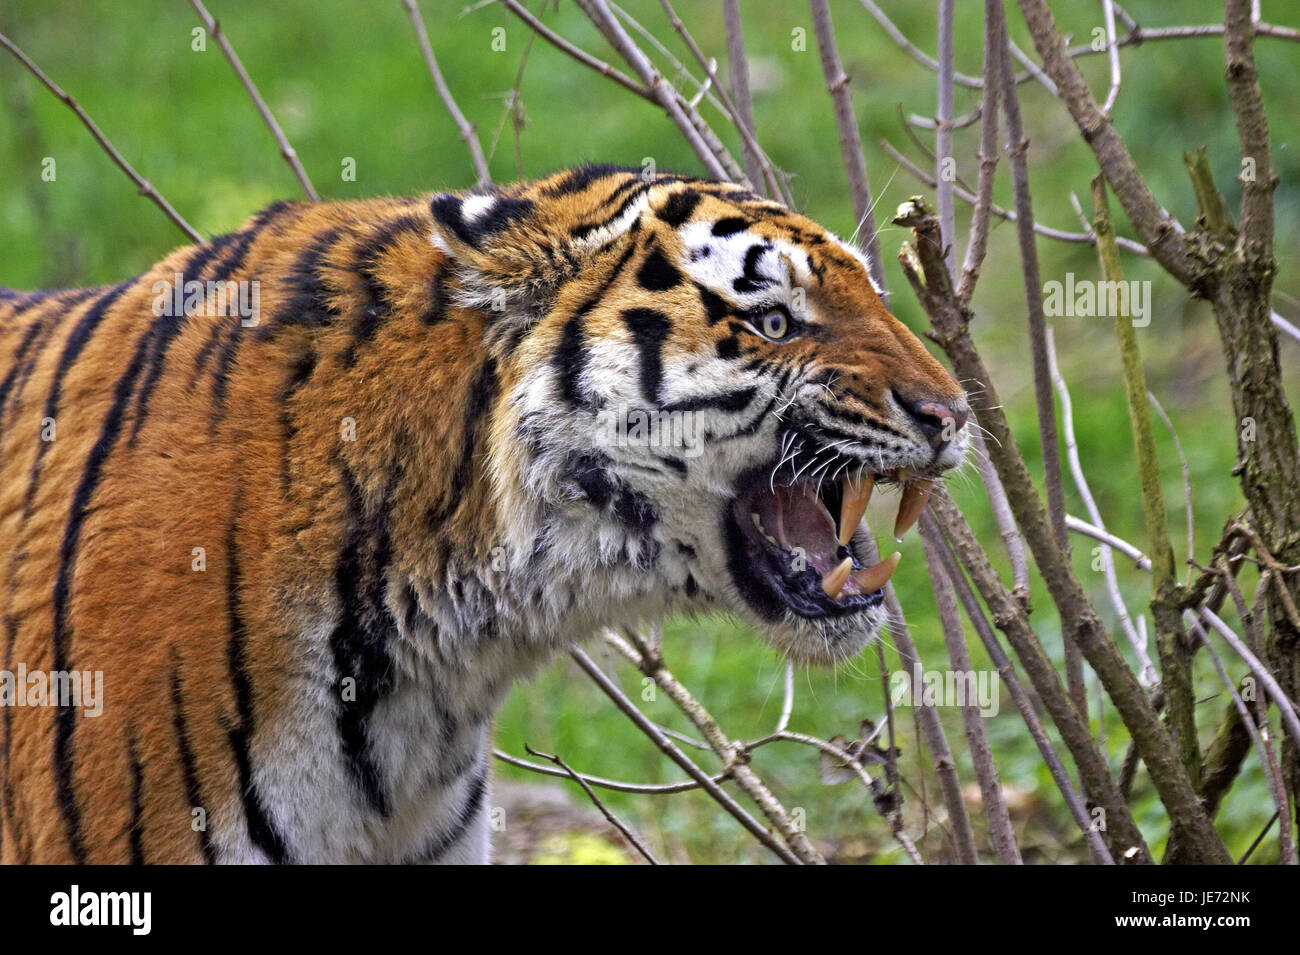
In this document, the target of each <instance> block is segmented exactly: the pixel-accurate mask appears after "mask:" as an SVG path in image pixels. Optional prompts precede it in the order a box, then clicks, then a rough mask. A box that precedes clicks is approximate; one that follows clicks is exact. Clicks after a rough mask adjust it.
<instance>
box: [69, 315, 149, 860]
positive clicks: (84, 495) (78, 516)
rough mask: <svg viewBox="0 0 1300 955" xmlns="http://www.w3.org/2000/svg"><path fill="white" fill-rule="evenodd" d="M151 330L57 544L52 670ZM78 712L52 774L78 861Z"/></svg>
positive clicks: (118, 393) (120, 385) (117, 393)
mask: <svg viewBox="0 0 1300 955" xmlns="http://www.w3.org/2000/svg"><path fill="white" fill-rule="evenodd" d="M152 338H153V329H150V330H149V331H148V332H145V333H144V334H143V335H142V336H140V341H139V343H138V344H137V345H136V348H135V352H134V354H133V355H132V356H131V361H130V363H129V364H128V365H127V368H126V370H125V371H124V372H122V375H121V377H119V378H118V380H117V385H116V386H115V387H114V389H113V400H112V403H111V404H110V405H109V409H108V414H106V415H105V416H104V422H103V424H102V425H101V427H100V432H99V439H98V440H97V441H96V442H95V445H94V447H92V448H91V449H90V454H89V455H88V456H87V458H86V464H85V466H84V468H83V469H82V472H81V480H80V481H79V482H78V484H77V489H76V491H75V492H74V494H73V497H72V505H71V507H70V508H69V513H68V522H67V525H66V526H65V528H64V530H63V542H62V544H61V545H60V548H59V570H58V574H57V575H56V577H55V580H54V594H53V601H52V602H53V611H54V634H53V640H52V642H53V648H54V653H53V669H55V670H69V669H71V667H70V666H69V665H68V664H69V648H70V646H71V643H72V626H71V623H70V621H69V619H68V616H69V610H70V604H71V600H72V576H73V572H74V571H75V569H76V562H77V548H78V546H79V545H80V543H81V531H82V527H83V525H84V523H85V520H86V514H87V512H88V511H89V509H90V502H91V498H92V497H93V496H94V494H95V489H96V488H97V487H98V486H99V480H100V478H101V477H102V476H103V470H104V465H105V463H106V462H107V461H108V456H109V454H110V453H111V452H112V450H113V446H114V445H115V444H116V443H117V439H118V437H119V435H120V434H121V431H122V419H123V417H124V416H125V414H126V407H127V404H128V403H129V402H130V400H131V393H132V392H133V391H134V389H135V385H136V381H137V380H138V379H139V377H140V372H141V370H142V368H143V367H144V360H145V355H146V353H147V351H148V349H149V346H150V342H151V339H152ZM76 725H77V711H76V710H75V709H74V708H73V707H71V706H64V705H61V706H59V707H58V711H57V712H56V713H55V724H54V778H55V787H56V790H57V793H58V801H59V810H60V813H61V814H62V816H63V824H64V829H65V831H66V834H67V838H68V847H69V849H70V851H71V852H72V856H73V859H74V860H75V861H77V862H79V863H81V862H84V861H85V858H86V848H85V843H84V841H83V839H82V833H81V810H80V808H79V807H78V806H77V799H76V792H75V791H74V789H73V785H72V775H73V766H72V736H73V733H74V731H75V730H76Z"/></svg>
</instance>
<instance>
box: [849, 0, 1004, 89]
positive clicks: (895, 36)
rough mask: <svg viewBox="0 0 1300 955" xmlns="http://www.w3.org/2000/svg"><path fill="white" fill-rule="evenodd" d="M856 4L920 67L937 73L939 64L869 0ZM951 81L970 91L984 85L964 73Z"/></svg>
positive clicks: (955, 75) (860, 0)
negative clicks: (859, 4) (966, 87)
mask: <svg viewBox="0 0 1300 955" xmlns="http://www.w3.org/2000/svg"><path fill="white" fill-rule="evenodd" d="M858 2H859V3H861V4H862V8H863V9H864V10H866V11H867V13H869V14H871V16H872V17H873V18H874V19H875V21H876V22H877V23H879V24H880V26H881V28H882V29H883V30H884V31H885V32H886V33H887V34H889V38H890V39H891V40H893V41H894V42H895V43H897V44H898V45H899V47H901V48H902V50H903V51H904V52H905V53H907V55H908V56H910V57H911V58H912V59H914V60H916V62H918V63H920V64H921V65H922V66H924V67H926V68H928V69H930V70H933V71H934V72H935V73H938V72H939V62H938V61H937V60H935V59H933V58H932V57H929V56H927V55H926V54H924V53H922V52H921V51H920V50H918V49H917V48H916V45H915V44H914V43H913V42H912V41H911V40H909V39H908V38H907V37H906V36H904V34H903V31H902V30H900V29H898V27H896V26H895V25H894V23H893V21H892V20H890V19H889V17H887V16H885V12H884V11H883V10H881V9H880V7H878V6H876V4H874V3H872V2H871V0H858ZM953 79H954V80H955V81H956V82H957V83H959V84H960V85H962V86H968V87H970V88H971V89H979V88H980V87H981V86H983V85H984V83H983V81H982V80H981V79H980V78H979V77H978V76H969V75H967V74H966V73H953Z"/></svg>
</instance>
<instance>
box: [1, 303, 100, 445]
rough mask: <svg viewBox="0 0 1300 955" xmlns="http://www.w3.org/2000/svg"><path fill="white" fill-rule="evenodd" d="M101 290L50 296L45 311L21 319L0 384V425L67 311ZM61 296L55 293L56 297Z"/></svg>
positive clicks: (11, 410) (18, 396)
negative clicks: (22, 329) (18, 341)
mask: <svg viewBox="0 0 1300 955" xmlns="http://www.w3.org/2000/svg"><path fill="white" fill-rule="evenodd" d="M105 291H106V290H105V289H103V288H92V289H78V290H77V291H75V292H73V293H71V294H69V295H67V298H66V299H63V298H56V297H51V299H50V304H49V307H48V308H45V307H44V304H42V307H41V308H40V309H39V310H38V313H37V314H36V315H35V316H34V317H26V316H25V320H26V321H28V322H29V323H30V324H29V325H28V328H27V332H26V334H25V335H24V336H23V341H22V342H21V344H20V345H19V348H18V351H17V353H16V354H15V358H14V364H13V366H12V367H11V368H10V369H9V371H8V372H7V373H6V374H5V377H4V380H3V381H2V382H0V423H2V422H3V420H4V418H5V416H6V415H7V414H10V413H12V412H14V411H16V410H17V408H18V402H19V400H20V399H21V398H22V394H23V391H24V390H25V389H26V387H27V382H28V381H29V380H30V379H31V376H32V372H33V371H34V370H35V368H36V363H37V362H38V361H40V359H41V355H42V354H44V352H45V347H46V346H47V345H48V344H49V342H50V339H52V338H53V337H54V334H55V332H56V331H57V330H58V328H59V326H60V325H61V324H62V323H63V319H64V318H65V317H66V315H67V314H68V312H70V311H74V310H75V309H76V308H79V307H80V306H81V305H82V304H83V303H84V302H85V301H86V300H87V299H89V298H91V297H92V296H94V295H102V294H104V293H105ZM65 294H66V293H62V292H60V293H59V295H60V296H63V295H65ZM6 405H7V408H6ZM3 433H4V432H3V429H2V428H0V434H3Z"/></svg>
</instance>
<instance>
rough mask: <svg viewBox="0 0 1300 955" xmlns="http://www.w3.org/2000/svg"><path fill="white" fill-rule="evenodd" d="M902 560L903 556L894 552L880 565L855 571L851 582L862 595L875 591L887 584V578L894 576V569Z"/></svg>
mask: <svg viewBox="0 0 1300 955" xmlns="http://www.w3.org/2000/svg"><path fill="white" fill-rule="evenodd" d="M902 559H903V555H902V554H900V553H899V552H898V551H894V552H893V553H892V554H890V555H889V556H888V557H886V558H885V559H884V560H882V561H881V562H880V563H878V564H876V565H874V566H872V567H868V568H866V569H865V570H859V571H856V572H855V573H854V574H853V575H852V577H853V582H854V583H855V584H857V585H858V589H859V590H860V591H862V593H864V594H869V593H872V592H873V591H877V590H879V589H880V588H881V587H883V586H885V584H887V583H889V578H890V577H892V576H894V569H895V568H896V567H897V566H898V562H899V561H900V560H902Z"/></svg>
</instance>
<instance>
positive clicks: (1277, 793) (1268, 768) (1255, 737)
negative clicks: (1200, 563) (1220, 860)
mask: <svg viewBox="0 0 1300 955" xmlns="http://www.w3.org/2000/svg"><path fill="white" fill-rule="evenodd" d="M1187 616H1188V618H1189V620H1188V626H1189V627H1190V629H1191V630H1192V632H1193V633H1195V634H1196V636H1197V637H1198V638H1200V641H1201V645H1202V646H1203V647H1205V650H1206V653H1208V654H1209V657H1210V661H1211V662H1212V663H1213V664H1214V669H1215V672H1217V673H1218V674H1219V679H1220V680H1222V681H1223V685H1224V686H1225V687H1227V689H1228V693H1230V694H1231V695H1232V705H1233V706H1235V707H1236V709H1237V713H1238V715H1239V716H1240V717H1241V723H1242V725H1243V726H1244V727H1245V728H1246V732H1247V733H1248V734H1249V735H1250V740H1251V742H1252V743H1253V744H1254V746H1255V751H1256V752H1257V753H1259V761H1260V765H1261V766H1263V768H1264V778H1265V779H1266V780H1267V783H1268V794H1269V796H1270V797H1271V798H1272V800H1273V805H1274V806H1276V807H1277V811H1278V813H1279V814H1280V815H1281V817H1282V820H1283V822H1282V831H1281V833H1280V834H1279V836H1280V842H1281V854H1282V859H1283V861H1285V862H1286V863H1287V864H1289V865H1295V864H1296V861H1297V860H1296V854H1295V852H1296V849H1295V844H1294V842H1293V841H1292V839H1291V817H1290V814H1289V813H1287V811H1286V789H1285V787H1284V786H1283V783H1282V769H1281V767H1280V766H1279V765H1278V762H1277V757H1276V755H1275V754H1274V753H1273V748H1272V747H1271V746H1267V745H1266V743H1265V740H1264V739H1263V738H1262V737H1261V736H1260V732H1259V727H1257V726H1256V725H1255V719H1254V717H1253V716H1252V715H1251V713H1250V710H1248V709H1247V708H1246V704H1245V703H1244V702H1243V701H1242V699H1241V694H1240V693H1238V692H1237V685H1236V684H1235V683H1233V682H1232V677H1230V676H1228V671H1227V670H1226V669H1225V668H1224V666H1223V661H1222V660H1221V659H1219V654H1218V653H1216V652H1215V650H1214V645H1213V644H1211V643H1210V640H1209V637H1208V636H1207V635H1206V633H1205V631H1204V630H1203V629H1201V627H1200V626H1199V625H1197V622H1196V619H1195V616H1194V615H1193V614H1192V612H1191V611H1190V610H1189V611H1187Z"/></svg>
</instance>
